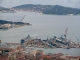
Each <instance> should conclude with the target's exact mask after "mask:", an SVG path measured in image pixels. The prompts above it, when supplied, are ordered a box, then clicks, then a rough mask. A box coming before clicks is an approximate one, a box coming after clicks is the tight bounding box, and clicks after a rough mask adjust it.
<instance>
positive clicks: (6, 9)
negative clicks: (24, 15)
mask: <svg viewBox="0 0 80 60" xmlns="http://www.w3.org/2000/svg"><path fill="white" fill-rule="evenodd" d="M2 10H5V11H8V10H10V9H9V8H4V7H1V6H0V11H2Z"/></svg>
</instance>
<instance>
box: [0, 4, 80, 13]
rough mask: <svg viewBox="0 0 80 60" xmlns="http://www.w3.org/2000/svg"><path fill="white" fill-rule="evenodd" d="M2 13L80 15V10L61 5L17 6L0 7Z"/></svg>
mask: <svg viewBox="0 0 80 60" xmlns="http://www.w3.org/2000/svg"><path fill="white" fill-rule="evenodd" d="M0 11H1V12H3V13H4V12H8V13H14V12H19V11H25V12H26V11H27V12H38V13H42V14H53V15H80V9H78V8H71V7H64V6H60V5H34V4H25V5H20V6H15V7H12V8H4V7H0Z"/></svg>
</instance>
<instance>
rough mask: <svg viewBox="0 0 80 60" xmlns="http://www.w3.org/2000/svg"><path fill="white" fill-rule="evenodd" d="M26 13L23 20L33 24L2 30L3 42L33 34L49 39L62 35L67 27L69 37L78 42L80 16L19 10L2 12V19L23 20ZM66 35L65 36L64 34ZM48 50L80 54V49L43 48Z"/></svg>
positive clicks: (73, 54)
mask: <svg viewBox="0 0 80 60" xmlns="http://www.w3.org/2000/svg"><path fill="white" fill-rule="evenodd" d="M24 15H26V17H25V19H24V20H23V22H29V23H31V24H32V26H23V27H20V28H12V29H9V30H5V31H1V30H0V39H1V40H2V42H3V43H6V42H11V43H14V42H20V40H21V39H22V38H25V37H27V35H28V34H29V35H31V37H33V38H37V37H38V38H41V39H47V37H48V38H51V37H53V36H57V37H60V36H61V35H64V33H65V29H66V28H68V31H67V39H71V40H72V41H75V42H77V39H76V37H78V39H80V16H79V15H75V16H69V15H45V14H40V13H35V12H18V13H2V14H0V19H3V20H8V21H21V19H22V18H23V16H24ZM63 37H64V36H63ZM42 50H44V51H45V53H46V52H51V53H59V52H62V53H64V54H70V55H72V56H79V55H80V53H79V52H80V49H76V48H75V49H69V50H66V49H47V50H46V49H42ZM75 51H76V52H75Z"/></svg>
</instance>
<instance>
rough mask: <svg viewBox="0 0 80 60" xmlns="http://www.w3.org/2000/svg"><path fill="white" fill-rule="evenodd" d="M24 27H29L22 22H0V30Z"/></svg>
mask: <svg viewBox="0 0 80 60" xmlns="http://www.w3.org/2000/svg"><path fill="white" fill-rule="evenodd" d="M25 25H28V26H29V25H31V24H30V23H24V22H12V21H6V20H0V29H10V28H13V27H15V28H18V27H21V26H25Z"/></svg>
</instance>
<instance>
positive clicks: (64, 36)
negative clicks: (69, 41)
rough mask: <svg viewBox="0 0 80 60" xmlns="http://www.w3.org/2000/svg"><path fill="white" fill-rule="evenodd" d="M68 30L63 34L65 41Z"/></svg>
mask: <svg viewBox="0 0 80 60" xmlns="http://www.w3.org/2000/svg"><path fill="white" fill-rule="evenodd" d="M67 31H68V28H66V30H65V33H64V37H65V39H66V34H67Z"/></svg>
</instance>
